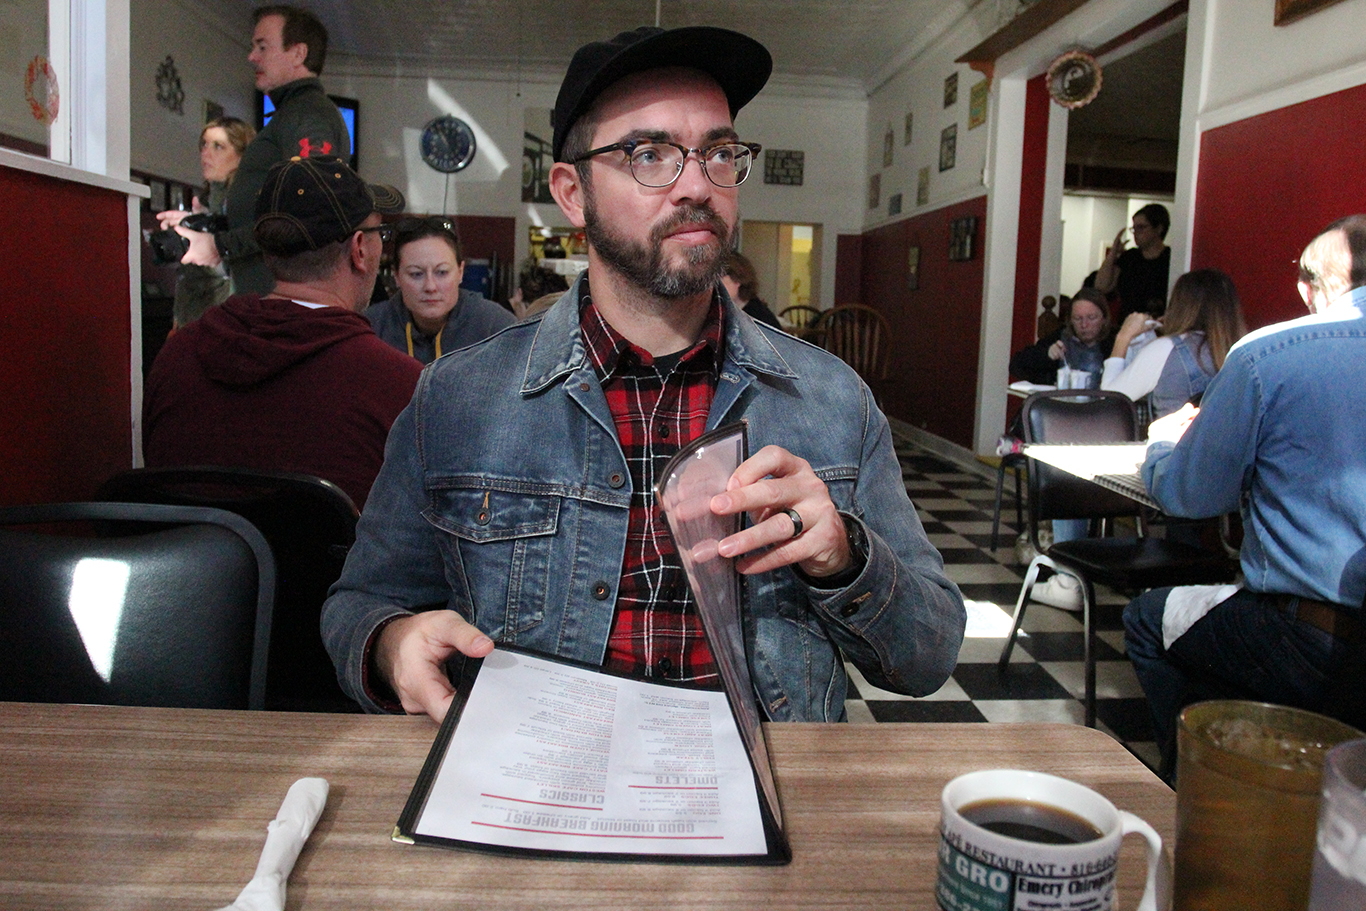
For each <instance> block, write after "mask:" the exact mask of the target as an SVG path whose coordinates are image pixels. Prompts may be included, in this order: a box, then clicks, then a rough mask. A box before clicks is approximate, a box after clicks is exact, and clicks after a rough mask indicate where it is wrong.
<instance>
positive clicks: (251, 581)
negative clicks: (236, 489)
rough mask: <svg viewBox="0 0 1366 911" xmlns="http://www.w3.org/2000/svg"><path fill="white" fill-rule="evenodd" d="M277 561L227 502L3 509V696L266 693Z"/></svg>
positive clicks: (208, 699)
mask: <svg viewBox="0 0 1366 911" xmlns="http://www.w3.org/2000/svg"><path fill="white" fill-rule="evenodd" d="M274 590H275V561H274V559H273V558H272V557H271V553H270V547H269V546H268V545H267V544H266V541H265V539H264V538H263V537H261V533H260V532H259V531H257V530H256V528H254V527H253V526H252V525H251V523H250V522H248V521H246V520H245V519H243V518H242V517H241V516H238V515H234V514H233V513H230V512H225V511H224V510H221V509H205V508H199V507H187V506H163V505H148V504H145V503H49V504H45V505H40V506H14V507H8V508H5V509H0V642H3V643H4V648H5V659H4V661H3V662H0V699H3V700H6V701H17V702H84V703H97V704H103V705H144V706H164V707H172V708H206V709H207V708H222V709H247V708H252V709H260V708H263V707H264V704H265V682H266V656H267V654H268V652H269V647H270V635H271V608H272V597H273V594H274Z"/></svg>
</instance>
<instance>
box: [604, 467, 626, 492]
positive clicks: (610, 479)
mask: <svg viewBox="0 0 1366 911" xmlns="http://www.w3.org/2000/svg"><path fill="white" fill-rule="evenodd" d="M607 483H608V484H609V485H611V487H612V488H613V489H616V488H618V487H620V486H621V485H623V484H625V483H626V476H625V475H624V474H622V473H621V472H619V471H614V472H612V473H611V474H610V475H608V476H607Z"/></svg>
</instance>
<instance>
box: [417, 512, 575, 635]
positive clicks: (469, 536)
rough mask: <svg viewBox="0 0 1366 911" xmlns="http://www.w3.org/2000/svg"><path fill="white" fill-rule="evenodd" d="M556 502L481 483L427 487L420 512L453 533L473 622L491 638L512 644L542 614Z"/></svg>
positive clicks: (557, 515)
mask: <svg viewBox="0 0 1366 911" xmlns="http://www.w3.org/2000/svg"><path fill="white" fill-rule="evenodd" d="M560 503H561V498H560V497H558V496H545V495H536V494H527V493H521V492H507V491H500V490H490V489H488V488H486V487H485V488H449V489H443V490H437V491H434V493H433V496H432V505H431V508H430V509H429V511H428V515H427V519H428V521H430V522H431V523H432V524H433V525H435V526H436V527H437V528H440V529H442V530H443V531H446V532H448V533H449V534H450V535H451V536H452V537H451V540H450V542H449V543H450V544H451V548H452V553H451V557H452V558H453V559H455V560H457V561H458V562H459V565H460V570H461V573H462V574H463V575H464V577H465V580H466V584H467V585H468V587H469V593H470V600H471V602H472V603H471V608H472V613H473V620H474V623H475V624H476V625H477V626H478V627H479V628H480V629H481V630H483V631H484V632H485V633H487V634H488V635H489V636H490V637H492V638H493V639H495V640H497V641H500V642H505V643H507V644H510V645H515V644H516V642H517V635H518V633H523V632H526V631H527V630H530V629H532V628H533V627H535V626H537V625H538V624H540V623H541V622H542V621H543V620H544V618H545V604H546V596H547V593H548V592H549V591H550V587H551V586H550V582H551V580H550V565H551V558H552V552H553V549H554V544H555V534H556V532H557V531H558V529H559V522H560Z"/></svg>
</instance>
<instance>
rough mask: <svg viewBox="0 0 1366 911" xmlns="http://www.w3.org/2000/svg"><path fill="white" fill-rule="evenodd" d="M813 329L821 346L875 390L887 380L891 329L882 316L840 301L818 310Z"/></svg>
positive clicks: (871, 309)
mask: <svg viewBox="0 0 1366 911" xmlns="http://www.w3.org/2000/svg"><path fill="white" fill-rule="evenodd" d="M814 331H815V334H816V335H817V336H818V337H819V338H820V345H821V347H823V348H824V349H825V350H826V351H829V352H830V353H831V354H833V355H835V356H836V357H838V358H839V359H840V360H842V361H844V362H845V363H846V364H848V365H849V366H850V367H853V368H854V370H855V371H857V372H858V375H859V376H861V377H862V378H863V381H864V382H865V383H867V384H868V385H869V386H871V387H872V388H873V391H874V392H877V391H878V386H879V384H880V383H882V382H883V381H884V380H886V379H887V368H888V360H889V359H888V354H887V348H888V345H889V344H890V342H891V329H890V327H889V326H888V325H887V318H886V317H884V316H883V315H882V314H881V313H879V312H878V311H877V310H874V309H873V308H872V307H866V306H864V305H862V304H843V305H841V306H838V307H833V308H831V309H829V310H827V311H825V312H824V313H822V314H821V317H820V319H818V320H817V321H816V326H815V330H814Z"/></svg>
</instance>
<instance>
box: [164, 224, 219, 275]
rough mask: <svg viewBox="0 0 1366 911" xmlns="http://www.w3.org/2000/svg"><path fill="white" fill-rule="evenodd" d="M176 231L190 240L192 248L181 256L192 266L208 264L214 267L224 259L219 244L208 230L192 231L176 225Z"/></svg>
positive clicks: (182, 260)
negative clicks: (219, 250) (220, 253)
mask: <svg viewBox="0 0 1366 911" xmlns="http://www.w3.org/2000/svg"><path fill="white" fill-rule="evenodd" d="M175 231H176V233H177V234H179V235H180V236H181V237H183V238H185V239H186V240H188V241H189V242H190V249H189V250H187V251H186V252H185V255H184V256H182V257H180V261H181V262H182V263H186V264H187V265H192V266H208V267H209V268H213V267H214V266H217V265H218V264H219V263H221V262H222V261H223V257H222V256H220V255H219V253H218V244H217V243H216V242H215V241H214V239H213V235H212V234H210V233H208V232H207V231H190V230H188V229H186V228H182V227H180V225H179V224H177V225H176V228H175Z"/></svg>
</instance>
